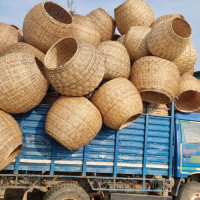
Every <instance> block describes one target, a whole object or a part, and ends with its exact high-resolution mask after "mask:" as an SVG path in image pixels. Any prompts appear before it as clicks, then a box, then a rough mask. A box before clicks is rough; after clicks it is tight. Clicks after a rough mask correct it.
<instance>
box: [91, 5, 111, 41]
mask: <svg viewBox="0 0 200 200" xmlns="http://www.w3.org/2000/svg"><path fill="white" fill-rule="evenodd" d="M87 17H89V18H90V19H91V20H92V21H93V22H94V23H95V24H96V26H97V28H98V31H99V33H100V36H101V42H104V41H106V40H111V39H112V36H113V34H114V32H115V22H114V20H113V18H112V17H111V16H110V15H109V14H108V13H107V12H106V11H105V10H104V9H102V8H98V9H96V10H93V11H92V12H90V13H89V14H88V15H87Z"/></svg>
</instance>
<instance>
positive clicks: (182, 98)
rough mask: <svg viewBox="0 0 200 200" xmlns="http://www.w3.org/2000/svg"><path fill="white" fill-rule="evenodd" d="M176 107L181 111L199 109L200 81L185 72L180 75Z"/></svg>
mask: <svg viewBox="0 0 200 200" xmlns="http://www.w3.org/2000/svg"><path fill="white" fill-rule="evenodd" d="M175 106H176V109H177V110H179V111H181V112H194V111H197V110H199V109H200V81H199V80H198V79H196V78H195V77H193V76H191V75H188V74H185V75H183V76H182V77H181V83H180V88H179V92H178V100H177V101H176V102H175Z"/></svg>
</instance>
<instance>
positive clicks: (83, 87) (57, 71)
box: [44, 37, 105, 96]
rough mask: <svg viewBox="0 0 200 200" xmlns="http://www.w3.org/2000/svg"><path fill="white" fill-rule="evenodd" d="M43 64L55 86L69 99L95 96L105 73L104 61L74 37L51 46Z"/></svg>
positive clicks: (89, 45) (91, 48) (88, 45)
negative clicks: (89, 95)
mask: <svg viewBox="0 0 200 200" xmlns="http://www.w3.org/2000/svg"><path fill="white" fill-rule="evenodd" d="M44 63H45V70H46V74H47V77H48V80H49V81H50V83H51V84H52V86H53V87H54V88H55V89H56V90H57V91H58V92H60V93H61V94H63V95H67V96H83V95H86V94H88V93H90V92H92V91H93V90H94V89H95V88H96V87H97V86H98V85H99V84H100V82H101V81H102V79H103V76H104V72H105V65H104V63H103V58H102V56H101V55H100V54H99V53H98V51H97V50H96V48H95V47H94V46H92V45H91V44H88V43H85V42H81V41H80V40H79V39H75V38H72V37H70V38H64V39H62V40H60V41H59V42H57V43H56V44H55V45H54V46H52V47H51V49H50V50H49V51H48V52H47V54H46V56H45V61H44Z"/></svg>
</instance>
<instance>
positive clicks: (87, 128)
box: [46, 96, 102, 150]
mask: <svg viewBox="0 0 200 200" xmlns="http://www.w3.org/2000/svg"><path fill="white" fill-rule="evenodd" d="M101 126H102V118H101V114H100V112H99V111H98V109H97V108H96V107H95V106H94V105H93V104H92V103H91V102H90V101H89V100H87V99H86V98H84V97H64V96H63V97H60V98H59V99H58V100H57V101H56V102H55V103H54V104H53V105H52V107H51V109H50V110H49V113H48V115H47V118H46V132H47V133H48V134H49V135H50V136H51V137H53V138H54V139H56V140H57V141H58V142H59V143H60V144H62V145H63V146H64V147H66V148H68V149H70V150H75V149H79V148H81V147H83V146H85V145H86V144H88V143H89V142H90V141H91V140H92V139H93V138H94V137H95V136H96V135H97V133H98V132H99V131H100V129H101Z"/></svg>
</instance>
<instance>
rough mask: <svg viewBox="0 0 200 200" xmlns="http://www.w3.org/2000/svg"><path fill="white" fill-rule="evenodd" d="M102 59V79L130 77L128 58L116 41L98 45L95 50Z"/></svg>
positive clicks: (122, 47) (124, 50)
mask: <svg viewBox="0 0 200 200" xmlns="http://www.w3.org/2000/svg"><path fill="white" fill-rule="evenodd" d="M97 49H98V50H99V51H100V53H101V54H102V55H103V57H104V63H105V68H106V69H105V74H104V79H107V80H108V79H113V78H119V77H122V78H128V77H129V75H130V58H129V55H128V52H127V50H126V48H125V47H124V45H123V44H121V43H119V42H116V41H106V42H102V43H100V45H99V46H98V48H97Z"/></svg>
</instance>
